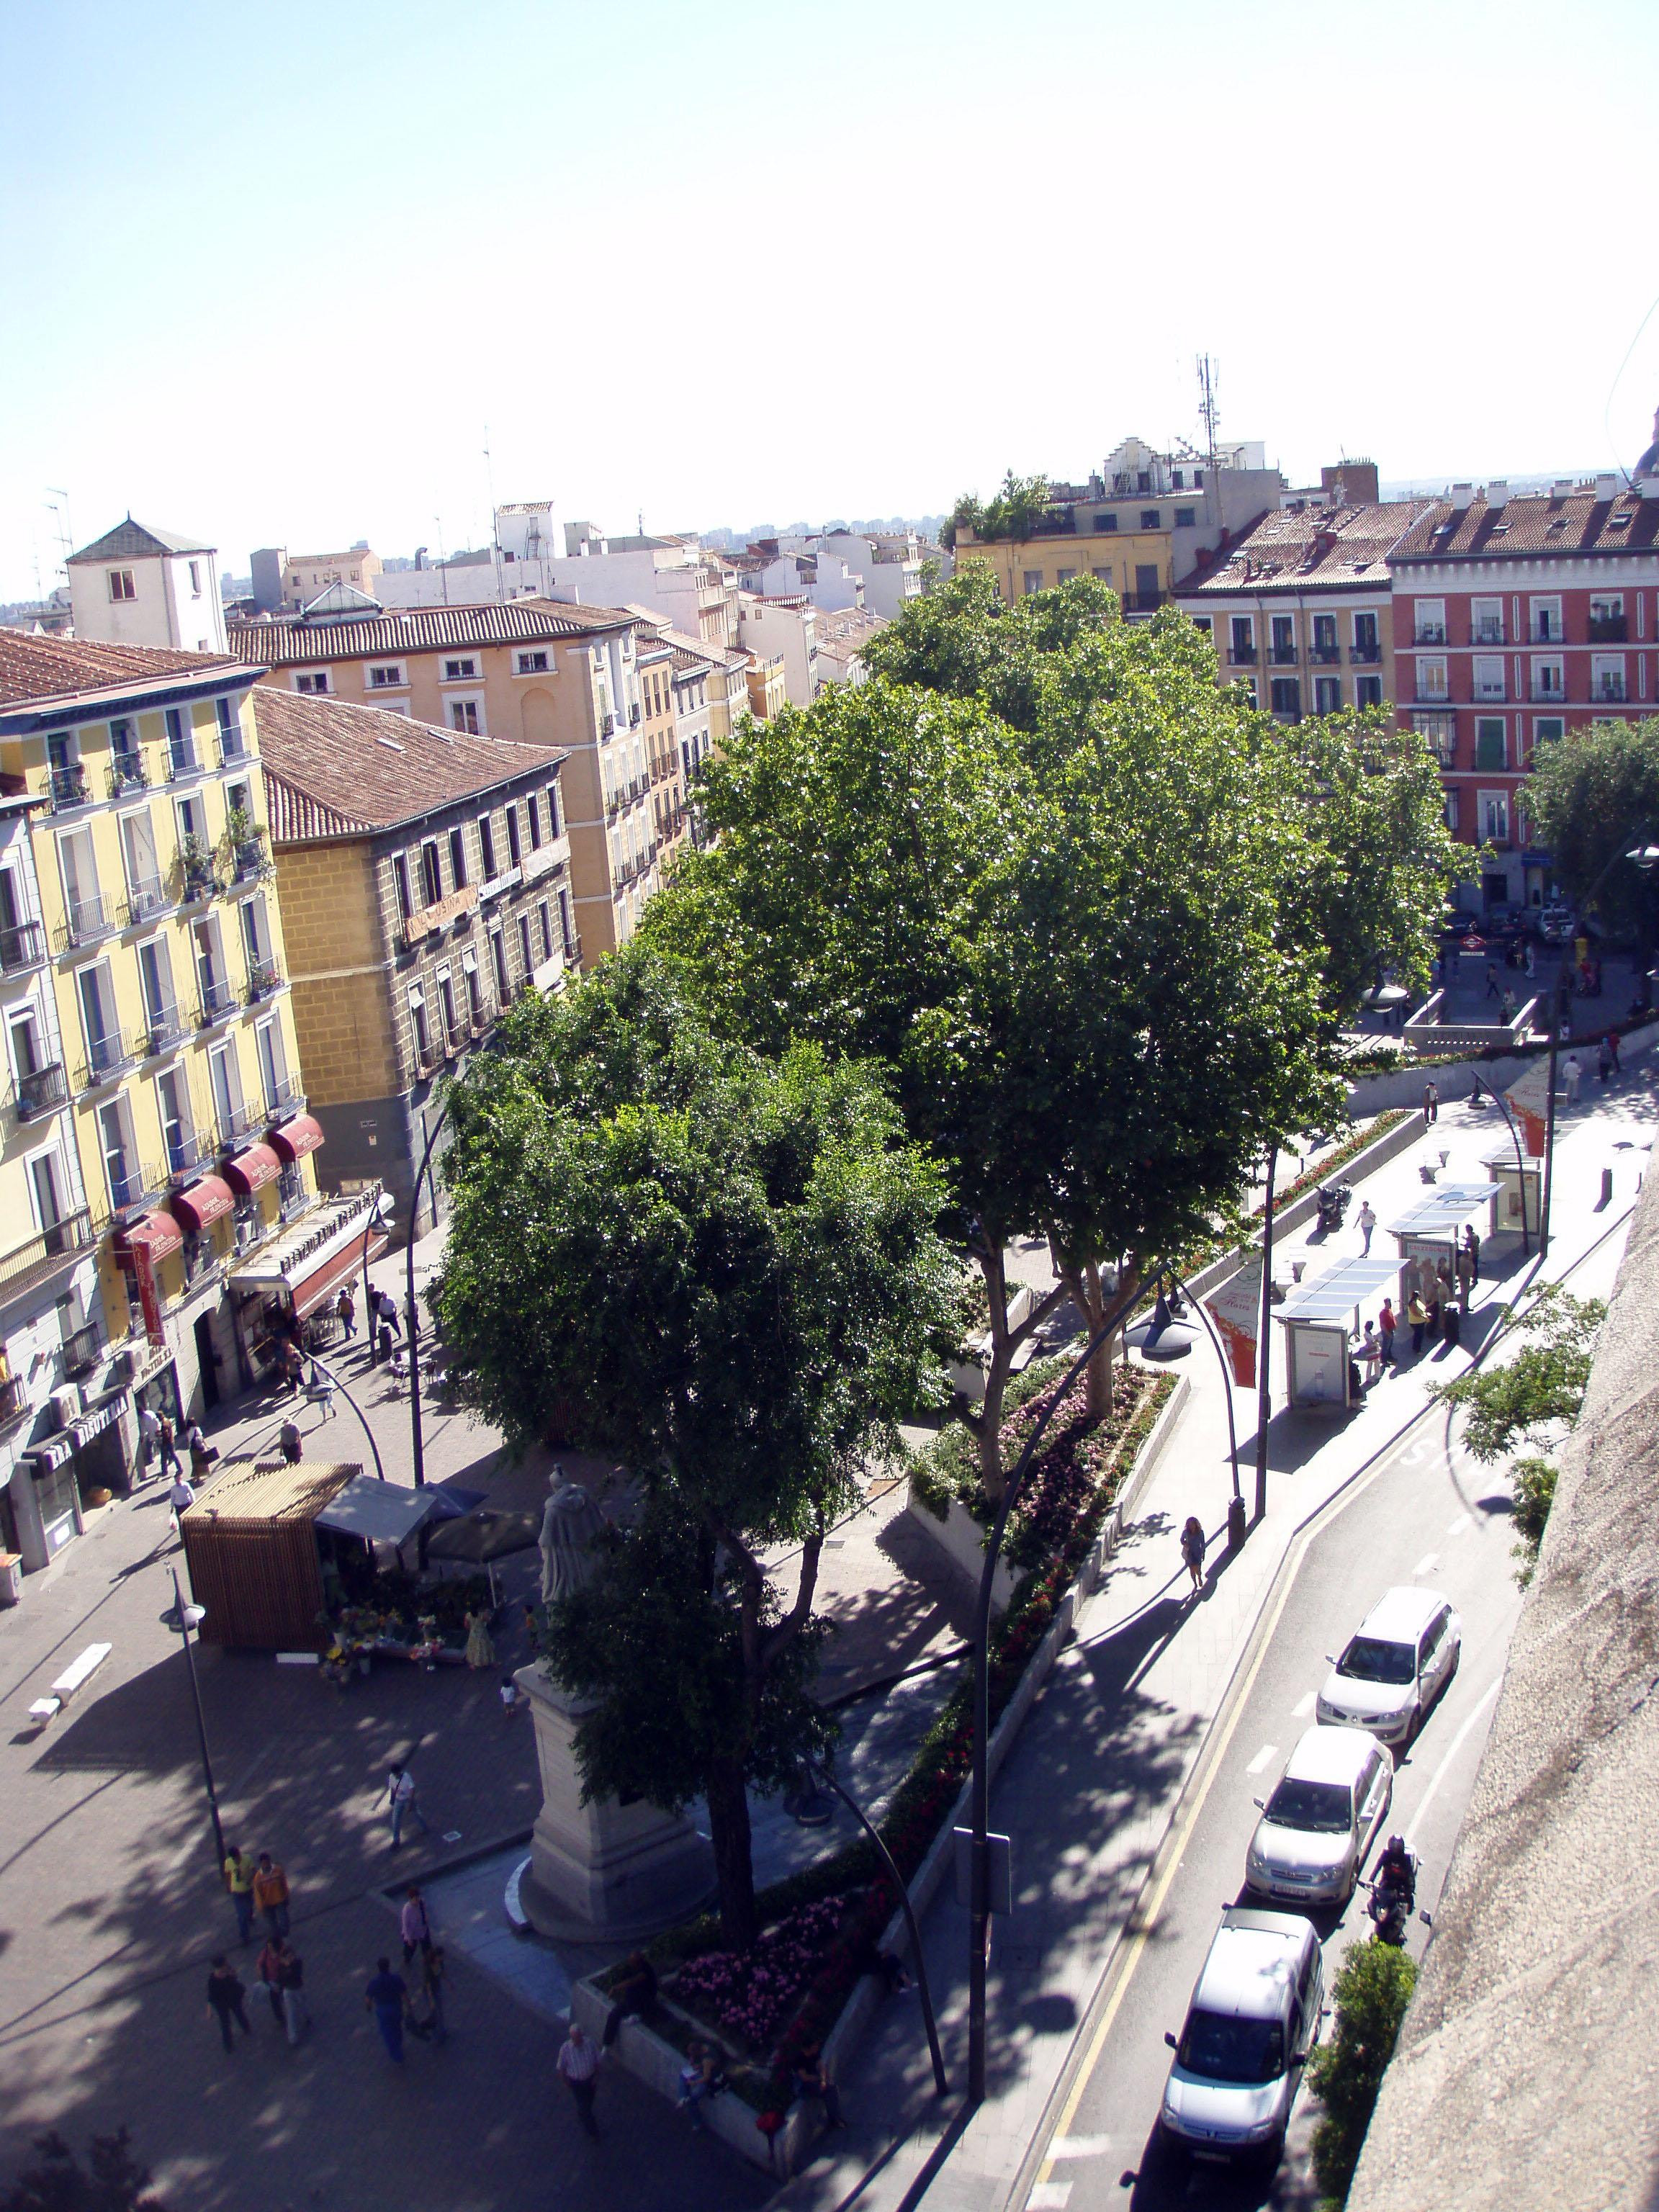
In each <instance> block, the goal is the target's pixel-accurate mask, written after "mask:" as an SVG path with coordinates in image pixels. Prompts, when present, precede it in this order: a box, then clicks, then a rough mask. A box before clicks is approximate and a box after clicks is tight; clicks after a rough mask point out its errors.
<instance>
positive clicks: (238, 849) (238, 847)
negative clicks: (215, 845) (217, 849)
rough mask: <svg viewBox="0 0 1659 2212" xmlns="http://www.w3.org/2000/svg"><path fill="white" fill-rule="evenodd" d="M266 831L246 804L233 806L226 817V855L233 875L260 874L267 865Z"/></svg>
mask: <svg viewBox="0 0 1659 2212" xmlns="http://www.w3.org/2000/svg"><path fill="white" fill-rule="evenodd" d="M264 834H265V833H264V830H263V829H261V828H260V827H259V824H258V823H257V822H256V821H255V820H254V818H253V817H252V815H251V814H250V813H249V812H248V811H247V809H246V807H245V806H233V807H232V808H231V810H230V811H229V812H228V814H227V815H226V817H225V840H224V849H225V856H226V859H227V860H228V862H229V864H230V869H231V872H232V874H233V875H234V876H236V877H238V878H240V877H243V876H255V875H259V874H261V873H262V872H264V865H265V852H264Z"/></svg>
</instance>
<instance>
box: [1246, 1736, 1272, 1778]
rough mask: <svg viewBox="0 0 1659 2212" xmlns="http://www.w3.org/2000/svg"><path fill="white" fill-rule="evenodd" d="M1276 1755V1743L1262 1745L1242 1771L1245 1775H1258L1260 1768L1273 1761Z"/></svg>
mask: <svg viewBox="0 0 1659 2212" xmlns="http://www.w3.org/2000/svg"><path fill="white" fill-rule="evenodd" d="M1278 1753H1279V1746H1278V1745H1277V1744H1276V1743H1264V1744H1263V1745H1262V1747H1261V1750H1260V1751H1259V1752H1257V1753H1256V1755H1255V1758H1254V1759H1252V1760H1251V1761H1250V1763H1249V1765H1248V1766H1247V1767H1246V1768H1245V1770H1244V1771H1245V1772H1246V1774H1260V1773H1261V1770H1262V1768H1263V1767H1264V1766H1266V1765H1268V1764H1269V1763H1270V1762H1271V1761H1272V1760H1273V1759H1275V1758H1276V1757H1277V1756H1278Z"/></svg>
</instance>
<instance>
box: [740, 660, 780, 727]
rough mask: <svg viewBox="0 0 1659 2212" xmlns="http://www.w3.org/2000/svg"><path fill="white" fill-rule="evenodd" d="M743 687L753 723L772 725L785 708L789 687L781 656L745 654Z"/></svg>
mask: <svg viewBox="0 0 1659 2212" xmlns="http://www.w3.org/2000/svg"><path fill="white" fill-rule="evenodd" d="M744 687H745V689H746V690H747V691H748V694H749V711H750V714H752V715H753V716H754V718H755V720H757V722H772V721H775V720H777V718H778V716H779V715H780V714H782V712H783V710H784V708H786V707H787V705H788V704H789V685H788V681H787V678H786V676H785V674H784V666H783V656H782V655H781V653H779V654H767V653H756V652H752V651H751V652H750V653H745V655H744Z"/></svg>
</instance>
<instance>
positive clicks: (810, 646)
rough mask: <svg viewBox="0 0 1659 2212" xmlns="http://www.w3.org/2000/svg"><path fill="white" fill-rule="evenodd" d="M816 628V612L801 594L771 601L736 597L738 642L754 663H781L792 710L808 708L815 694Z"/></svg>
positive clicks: (748, 595)
mask: <svg viewBox="0 0 1659 2212" xmlns="http://www.w3.org/2000/svg"><path fill="white" fill-rule="evenodd" d="M817 625H818V611H817V608H816V607H815V606H814V605H812V602H811V599H808V598H807V597H806V595H805V592H795V593H793V594H792V595H791V596H790V597H789V598H787V599H761V598H759V597H757V594H756V593H754V592H739V593H738V644H739V645H740V646H741V647H743V648H744V651H745V652H748V653H753V654H754V655H755V657H756V659H758V660H763V661H769V660H778V661H781V662H782V664H783V689H784V696H785V698H786V700H787V702H788V703H789V705H790V706H792V707H810V706H811V703H812V702H813V700H814V699H816V698H817V695H818V661H817V641H818V629H817Z"/></svg>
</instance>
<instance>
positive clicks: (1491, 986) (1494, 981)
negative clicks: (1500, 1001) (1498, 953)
mask: <svg viewBox="0 0 1659 2212" xmlns="http://www.w3.org/2000/svg"><path fill="white" fill-rule="evenodd" d="M1486 996H1487V997H1488V998H1489V999H1495V998H1497V996H1498V963H1497V962H1496V961H1495V960H1488V961H1487V963H1486Z"/></svg>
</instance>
